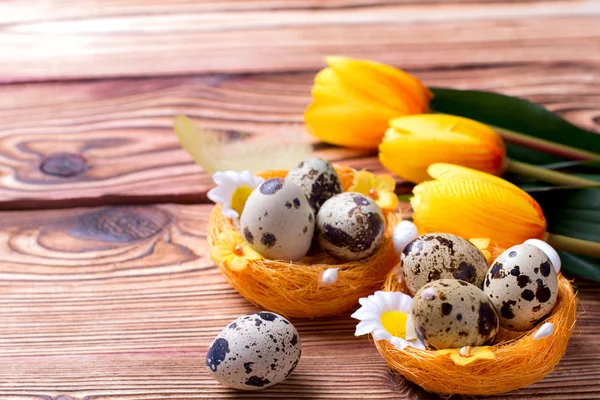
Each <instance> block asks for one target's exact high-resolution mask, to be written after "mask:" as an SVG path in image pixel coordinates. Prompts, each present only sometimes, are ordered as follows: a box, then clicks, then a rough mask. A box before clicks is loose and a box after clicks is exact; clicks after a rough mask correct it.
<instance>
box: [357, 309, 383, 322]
mask: <svg viewBox="0 0 600 400" xmlns="http://www.w3.org/2000/svg"><path fill="white" fill-rule="evenodd" d="M379 315H380V314H379V313H377V312H373V309H372V308H370V307H361V308H359V309H358V310H356V311H354V313H353V314H352V315H351V316H350V317H352V318H354V319H359V320H361V321H365V320H367V319H379Z"/></svg>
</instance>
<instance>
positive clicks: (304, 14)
mask: <svg viewBox="0 0 600 400" xmlns="http://www.w3.org/2000/svg"><path fill="white" fill-rule="evenodd" d="M599 49H600V2H598V1H593V0H590V1H577V0H575V1H572V0H569V1H558V0H546V1H543V0H539V1H535V0H527V1H525V0H524V1H510V2H509V1H501V0H497V1H496V0H488V1H485V2H472V1H469V0H454V1H450V2H446V1H441V0H439V1H438V0H431V1H427V2H420V1H416V0H412V1H411V0H400V1H392V0H381V1H372V0H371V1H369V0H329V1H316V0H312V1H311V0H291V1H274V0H273V1H269V0H248V1H242V0H237V1H236V0H226V1H207V0H205V1H191V0H175V1H169V2H159V1H149V0H112V1H95V0H81V1H72V0H13V1H10V0H0V50H1V51H0V210H2V211H1V212H0V218H1V219H0V221H2V224H1V225H0V305H1V306H0V307H1V308H0V310H1V312H0V399H2V400H3V399H18V400H25V399H45V400H48V399H55V400H56V399H61V400H70V399H74V400H82V399H89V400H91V399H94V400H100V399H102V400H108V399H110V400H116V399H127V400H131V399H140V400H142V399H143V400H149V399H180V400H182V399H200V398H201V399H252V398H253V399H263V398H273V399H275V398H282V399H283V398H285V399H357V398H364V399H430V398H437V397H436V396H433V395H430V394H427V393H425V392H423V391H422V390H420V389H419V388H418V387H415V386H414V385H412V384H409V383H406V382H405V381H403V380H402V379H401V378H400V377H398V376H395V375H393V374H391V373H390V372H389V371H388V369H387V368H386V366H385V364H384V362H383V361H382V359H381V358H380V357H379V356H378V354H377V352H376V351H375V348H374V346H373V345H372V344H371V343H369V341H368V340H367V339H365V338H355V337H354V336H353V330H354V322H353V321H352V320H351V319H350V318H349V317H348V316H347V315H346V316H340V317H336V318H329V319H321V320H312V321H311V320H297V321H294V322H295V324H296V326H297V327H298V330H299V331H300V334H301V336H302V339H303V357H302V361H301V362H300V364H299V366H298V369H297V370H296V372H295V373H294V374H292V376H291V377H290V379H288V380H287V381H286V382H284V383H283V384H281V385H277V386H275V387H273V388H271V389H269V390H266V391H264V392H260V393H241V392H235V391H232V390H228V389H226V388H223V387H220V386H219V385H217V384H216V383H215V382H214V381H212V380H211V379H210V378H209V377H208V374H207V373H206V372H205V367H204V356H205V352H206V350H207V347H208V346H209V344H210V342H211V340H212V339H213V338H214V336H215V335H216V334H217V333H218V332H219V330H220V329H221V328H222V327H223V326H225V325H226V324H227V322H229V321H230V320H232V319H234V318H236V317H237V316H239V315H241V314H244V313H247V312H252V311H254V310H255V308H254V307H253V306H252V305H250V304H249V303H248V302H246V301H245V300H244V299H243V298H241V297H240V296H239V295H237V294H236V292H234V291H233V290H232V289H231V288H230V287H229V286H228V285H227V284H226V283H225V281H224V279H223V278H222V277H221V276H220V275H219V273H218V271H217V269H216V268H215V267H214V266H213V265H212V263H211V262H210V260H209V259H208V257H207V254H208V249H207V245H206V242H205V234H206V221H207V217H208V211H209V209H210V205H208V204H200V203H206V191H207V190H208V188H209V187H210V180H209V177H208V176H207V174H205V173H204V172H203V171H202V170H201V169H200V167H197V166H195V165H194V164H193V163H192V162H191V158H190V157H189V156H187V155H186V154H185V153H184V152H183V151H182V150H181V149H180V148H179V147H178V145H177V141H176V139H175V137H174V135H173V134H172V132H171V121H172V118H173V117H174V115H176V114H178V113H186V114H188V115H190V116H192V117H193V118H195V119H196V120H199V121H202V122H203V123H204V124H205V125H206V126H209V127H214V128H218V129H223V130H225V131H227V132H229V133H230V134H231V135H232V136H233V137H237V138H241V140H243V139H244V138H245V137H247V136H248V135H261V136H264V137H266V138H268V137H269V136H273V135H277V134H278V133H279V132H282V131H284V130H286V129H296V128H297V127H299V126H301V123H302V116H301V115H302V110H303V108H304V107H305V106H306V104H307V103H308V101H309V99H310V94H309V89H310V84H311V79H312V76H313V75H314V73H315V71H316V70H318V69H319V68H320V67H322V65H323V62H322V57H323V56H324V55H327V54H334V53H335V54H344V55H353V56H360V57H365V58H373V59H377V60H379V61H384V62H390V63H393V64H395V65H398V66H401V67H404V68H407V69H409V70H410V71H411V72H413V73H415V74H417V75H418V76H419V77H420V78H422V79H423V80H424V81H425V83H427V84H428V85H438V86H451V87H456V88H476V89H488V90H496V91H500V92H503V93H507V94H512V95H518V96H523V97H525V98H528V99H531V100H533V101H536V102H539V103H541V104H543V105H544V106H546V107H547V108H549V109H551V110H553V111H556V112H557V113H559V114H561V115H562V116H564V117H566V118H567V119H569V120H570V121H572V122H574V123H576V124H579V125H581V126H584V127H586V128H589V129H592V130H596V131H600V51H598V50H599ZM307 140H311V141H312V143H313V144H314V148H315V151H316V152H317V153H318V154H320V155H322V156H324V157H326V158H328V159H330V160H334V161H341V162H344V163H346V164H349V165H352V166H354V167H358V168H369V169H372V170H381V167H380V166H379V164H378V162H377V160H376V157H374V156H373V155H372V154H368V153H365V152H361V151H355V150H344V149H339V148H334V147H331V146H326V145H323V144H320V143H318V142H317V141H315V140H314V139H311V138H307ZM174 203H177V204H174ZM84 207H85V208H84ZM35 209H46V210H40V211H34V210H35ZM575 284H576V285H577V287H578V288H579V297H580V300H581V305H580V316H579V321H578V331H577V335H575V336H574V337H573V338H572V340H571V343H570V346H569V349H568V352H567V355H566V356H565V358H564V359H563V361H562V362H561V363H560V365H559V368H558V369H557V370H556V371H555V372H553V373H552V374H551V375H550V376H548V377H547V378H546V379H544V380H543V381H541V382H539V383H537V384H535V385H533V386H531V387H528V388H526V389H523V390H521V391H518V392H514V393H509V394H507V395H504V396H497V397H496V398H537V399H564V398H572V399H598V398H600V383H599V382H600V286H599V285H598V284H593V283H590V282H586V281H584V280H576V281H575Z"/></svg>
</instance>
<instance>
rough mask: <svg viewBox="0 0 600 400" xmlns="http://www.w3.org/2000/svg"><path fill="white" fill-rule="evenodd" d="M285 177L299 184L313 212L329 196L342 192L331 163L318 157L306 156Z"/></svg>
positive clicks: (317, 209) (316, 210)
mask: <svg viewBox="0 0 600 400" xmlns="http://www.w3.org/2000/svg"><path fill="white" fill-rule="evenodd" d="M286 179H288V180H290V181H292V182H294V183H295V184H296V185H298V186H300V188H301V189H302V191H303V192H304V195H305V196H306V198H307V199H308V202H309V203H310V205H311V207H312V208H313V210H314V211H315V212H318V211H319V208H321V206H322V205H323V203H325V201H327V200H328V199H329V198H331V197H333V196H335V195H336V194H339V193H342V184H341V183H340V178H339V177H338V174H337V173H336V172H335V170H334V169H333V167H332V166H331V164H329V162H327V161H326V160H324V159H322V158H318V157H311V158H308V159H306V160H304V161H302V162H301V163H300V165H298V166H297V167H296V168H294V169H293V170H291V171H290V172H288V174H287V176H286Z"/></svg>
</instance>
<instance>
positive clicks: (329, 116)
mask: <svg viewBox="0 0 600 400" xmlns="http://www.w3.org/2000/svg"><path fill="white" fill-rule="evenodd" d="M326 61H327V64H329V67H327V68H325V69H323V70H321V71H320V72H319V73H318V74H317V75H316V77H315V82H314V86H313V88H312V96H313V101H312V103H311V104H310V105H309V106H308V108H307V110H306V112H305V113H304V121H305V123H306V126H307V129H308V131H309V132H310V133H312V134H313V135H315V136H317V137H318V138H320V139H321V140H323V141H324V142H327V143H331V144H337V145H342V146H348V147H356V148H370V149H375V148H377V145H378V144H379V142H381V138H382V137H383V135H384V133H385V131H386V129H387V128H388V121H389V120H390V119H392V118H394V117H398V116H400V115H406V114H420V113H424V112H427V111H428V109H429V101H430V100H431V98H432V97H433V95H432V94H431V92H430V91H429V89H427V88H426V87H425V86H424V85H423V84H422V83H421V82H420V81H419V80H418V79H417V78H415V77H414V76H412V75H410V74H407V73H406V72H404V71H401V70H399V69H396V68H394V67H391V66H389V65H385V64H379V63H376V62H372V61H366V60H355V59H352V58H346V57H327V58H326Z"/></svg>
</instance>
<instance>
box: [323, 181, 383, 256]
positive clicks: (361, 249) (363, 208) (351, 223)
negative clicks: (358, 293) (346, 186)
mask: <svg viewBox="0 0 600 400" xmlns="http://www.w3.org/2000/svg"><path fill="white" fill-rule="evenodd" d="M317 234H318V238H319V244H320V245H321V248H323V250H325V251H326V252H327V253H329V254H331V255H332V256H334V257H337V258H339V259H341V260H344V261H354V260H360V259H362V258H365V257H369V256H371V255H373V254H374V253H375V252H376V251H377V250H378V249H379V247H380V246H381V243H382V242H383V237H384V234H385V217H384V215H383V212H382V211H381V208H379V206H378V205H377V204H375V202H374V201H373V200H371V199H370V198H368V197H366V196H364V195H363V194H361V193H354V192H344V193H340V194H338V195H336V196H333V197H332V198H330V199H329V200H327V201H326V202H325V203H324V204H323V205H322V206H321V209H320V210H319V213H318V214H317Z"/></svg>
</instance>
